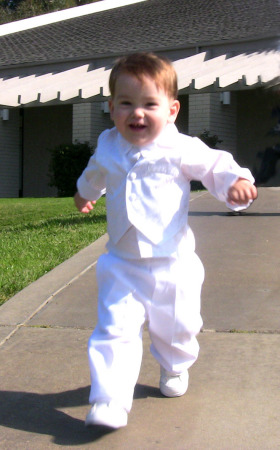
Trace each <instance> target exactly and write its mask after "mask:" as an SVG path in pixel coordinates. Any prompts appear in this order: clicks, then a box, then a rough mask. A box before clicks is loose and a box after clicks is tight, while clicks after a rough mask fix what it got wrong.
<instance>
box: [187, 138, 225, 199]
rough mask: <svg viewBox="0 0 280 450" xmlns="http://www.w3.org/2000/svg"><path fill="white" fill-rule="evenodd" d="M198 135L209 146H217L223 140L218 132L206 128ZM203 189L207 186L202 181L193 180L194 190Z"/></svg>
mask: <svg viewBox="0 0 280 450" xmlns="http://www.w3.org/2000/svg"><path fill="white" fill-rule="evenodd" d="M198 137H199V139H201V140H202V142H204V144H206V145H208V147H210V148H217V147H216V145H217V144H220V143H221V142H223V141H222V140H221V139H219V137H218V136H217V135H216V134H210V131H209V130H204V131H203V133H201V134H200V135H199V136H198ZM202 189H205V188H204V186H203V184H202V183H201V182H200V181H196V180H193V181H191V190H192V191H201V190H202Z"/></svg>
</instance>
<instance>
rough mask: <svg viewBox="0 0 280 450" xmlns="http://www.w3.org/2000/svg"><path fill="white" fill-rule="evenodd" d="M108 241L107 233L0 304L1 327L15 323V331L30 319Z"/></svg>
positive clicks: (83, 269)
mask: <svg viewBox="0 0 280 450" xmlns="http://www.w3.org/2000/svg"><path fill="white" fill-rule="evenodd" d="M107 240H108V236H107V234H105V235H103V236H102V237H101V238H99V239H97V240H96V241H95V242H93V243H92V244H90V245H89V246H88V247H86V248H84V249H83V250H81V251H80V252H78V253H77V254H75V255H74V256H72V257H71V258H69V259H68V260H66V261H64V262H63V263H61V264H60V265H58V266H57V267H55V268H54V269H53V270H51V271H50V272H48V273H46V275H43V276H42V277H41V278H39V279H38V280H36V281H34V282H33V283H31V284H30V285H28V286H27V287H26V288H24V289H23V290H22V291H20V292H18V293H17V294H16V295H15V296H14V297H12V298H10V299H9V300H8V301H7V302H6V303H4V304H3V305H2V306H1V307H0V326H15V327H16V328H15V331H16V329H17V328H18V327H20V326H22V325H23V324H25V323H26V322H27V321H28V320H30V318H31V317H33V316H34V315H35V314H36V312H37V311H39V310H40V309H42V307H44V305H45V304H47V303H48V302H49V301H50V300H51V299H52V298H53V297H54V296H55V295H56V294H57V293H58V292H60V291H61V290H62V289H64V288H65V287H66V286H68V285H69V284H71V282H73V281H74V280H75V279H77V278H78V277H79V276H80V275H81V274H82V273H85V272H86V271H87V270H89V269H90V268H91V267H92V266H93V265H95V264H96V262H97V259H98V257H99V256H100V254H101V253H103V252H104V249H105V244H106V242H107ZM11 334H14V330H13V331H12V333H10V335H11ZM5 340H7V338H5V339H4V341H5ZM0 344H1V343H0Z"/></svg>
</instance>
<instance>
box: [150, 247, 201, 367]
mask: <svg viewBox="0 0 280 450" xmlns="http://www.w3.org/2000/svg"><path fill="white" fill-rule="evenodd" d="M154 274H155V279H156V287H155V292H154V295H153V298H152V302H151V307H150V310H149V331H150V336H151V340H152V345H151V352H152V354H153V356H154V357H155V358H156V359H157V360H158V362H159V363H160V364H161V365H162V366H163V367H164V368H165V369H166V370H168V371H170V372H173V373H174V374H178V373H181V372H184V371H185V370H187V369H188V368H189V367H190V366H191V365H192V364H193V363H194V362H195V361H196V359H197V357H198V352H199V345H198V342H197V339H196V335H197V334H198V333H199V332H200V329H201V326H202V319H201V315H200V296H201V287H202V283H203V280H204V269H203V266H202V263H201V261H200V259H199V258H198V256H197V255H196V254H195V253H191V254H190V255H188V256H187V257H184V258H182V257H181V258H180V259H178V260H172V259H170V260H167V261H166V263H165V265H164V266H161V265H159V266H158V267H157V268H155V269H154Z"/></svg>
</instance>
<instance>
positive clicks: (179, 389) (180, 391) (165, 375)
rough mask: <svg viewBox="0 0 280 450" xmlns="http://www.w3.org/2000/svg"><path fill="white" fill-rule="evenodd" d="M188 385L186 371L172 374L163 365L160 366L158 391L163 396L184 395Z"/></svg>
mask: <svg viewBox="0 0 280 450" xmlns="http://www.w3.org/2000/svg"><path fill="white" fill-rule="evenodd" d="M188 385H189V373H188V371H186V372H183V373H180V374H178V375H174V374H172V373H171V372H168V371H167V370H165V369H164V368H163V367H161V368H160V382H159V388H160V392H161V393H162V394H163V395H165V397H180V396H181V395H184V394H185V393H186V391H187V389H188Z"/></svg>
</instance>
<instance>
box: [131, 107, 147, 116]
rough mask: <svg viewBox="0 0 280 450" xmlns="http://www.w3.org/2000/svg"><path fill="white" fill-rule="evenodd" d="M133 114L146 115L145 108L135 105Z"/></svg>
mask: <svg viewBox="0 0 280 450" xmlns="http://www.w3.org/2000/svg"><path fill="white" fill-rule="evenodd" d="M132 115H133V117H137V118H141V117H144V115H145V114H144V111H143V108H140V107H135V108H134V109H133V112H132Z"/></svg>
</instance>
